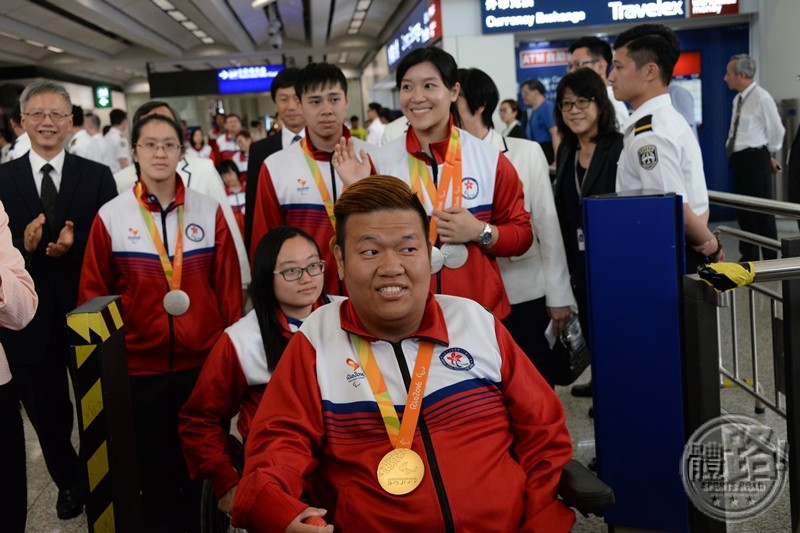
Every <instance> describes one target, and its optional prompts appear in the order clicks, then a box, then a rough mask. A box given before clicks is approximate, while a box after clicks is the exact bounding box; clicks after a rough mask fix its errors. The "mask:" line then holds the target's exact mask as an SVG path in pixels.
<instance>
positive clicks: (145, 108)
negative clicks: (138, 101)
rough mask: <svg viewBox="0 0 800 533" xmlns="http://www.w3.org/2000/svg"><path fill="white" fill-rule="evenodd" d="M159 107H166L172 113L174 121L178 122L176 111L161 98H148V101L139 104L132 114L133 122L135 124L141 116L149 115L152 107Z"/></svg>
mask: <svg viewBox="0 0 800 533" xmlns="http://www.w3.org/2000/svg"><path fill="white" fill-rule="evenodd" d="M159 107H166V108H167V109H169V112H170V113H172V118H173V119H174V120H175V122H180V117H179V116H178V112H177V111H175V110H174V109H173V108H172V106H171V105H169V104H168V103H166V102H162V101H161V100H150V101H149V102H145V103H143V104H142V105H140V106H139V109H137V110H136V112H135V113H134V114H133V123H134V124H136V123H137V122H139V121H140V120H141V119H142V117H143V116H145V115H149V114H150V113H151V112H152V111H153V109H156V108H159Z"/></svg>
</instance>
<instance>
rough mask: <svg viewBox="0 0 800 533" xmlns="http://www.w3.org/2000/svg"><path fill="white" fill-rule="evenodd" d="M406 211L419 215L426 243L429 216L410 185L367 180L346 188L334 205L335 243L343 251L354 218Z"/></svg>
mask: <svg viewBox="0 0 800 533" xmlns="http://www.w3.org/2000/svg"><path fill="white" fill-rule="evenodd" d="M405 210H411V211H415V212H416V213H417V214H418V215H419V218H420V220H421V221H422V228H423V229H424V233H425V242H427V241H428V231H429V227H430V221H429V220H428V213H427V211H425V206H423V205H422V204H421V203H420V201H419V198H417V195H416V194H415V193H414V191H412V190H411V188H410V187H409V186H408V184H407V183H406V182H404V181H403V180H401V179H399V178H395V177H393V176H382V175H377V176H370V177H368V178H364V179H362V180H360V181H358V182H357V183H355V184H353V185H351V186H350V187H348V188H347V189H345V191H344V192H343V193H342V195H341V196H339V199H338V200H337V201H336V204H335V205H334V206H333V214H334V216H335V217H336V244H337V245H338V246H339V248H341V249H342V251H344V241H345V224H346V223H347V219H348V218H349V217H350V216H351V215H359V214H367V213H374V212H376V211H405Z"/></svg>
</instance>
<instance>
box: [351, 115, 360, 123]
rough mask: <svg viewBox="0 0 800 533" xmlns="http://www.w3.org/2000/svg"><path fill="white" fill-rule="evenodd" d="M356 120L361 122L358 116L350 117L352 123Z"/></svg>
mask: <svg viewBox="0 0 800 533" xmlns="http://www.w3.org/2000/svg"><path fill="white" fill-rule="evenodd" d="M354 120H357V121H361V119H360V118H358V115H353V116H352V117H350V122H353V121H354Z"/></svg>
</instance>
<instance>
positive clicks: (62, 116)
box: [23, 111, 72, 122]
mask: <svg viewBox="0 0 800 533" xmlns="http://www.w3.org/2000/svg"><path fill="white" fill-rule="evenodd" d="M23 115H25V116H26V117H28V118H29V119H30V120H31V121H33V122H41V121H43V120H44V117H48V116H49V117H50V120H52V121H53V122H64V121H65V120H67V119H68V118H69V117H71V116H72V113H62V112H60V111H50V112H49V113H45V112H44V111H34V112H33V113H23Z"/></svg>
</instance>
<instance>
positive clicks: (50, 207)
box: [41, 163, 58, 235]
mask: <svg viewBox="0 0 800 533" xmlns="http://www.w3.org/2000/svg"><path fill="white" fill-rule="evenodd" d="M52 170H53V166H52V165H51V164H50V163H47V164H46V165H44V166H43V167H42V194H41V198H42V208H43V210H44V216H45V217H47V225H48V226H49V228H50V230H51V231H52V232H53V234H54V235H56V234H58V228H57V225H56V199H57V198H58V191H56V184H55V183H53V178H51V177H50V171H52Z"/></svg>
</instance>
